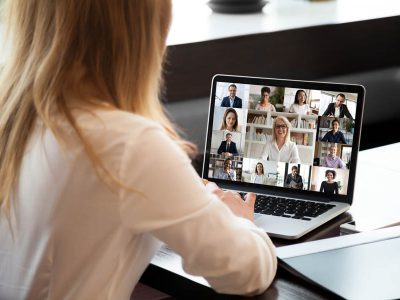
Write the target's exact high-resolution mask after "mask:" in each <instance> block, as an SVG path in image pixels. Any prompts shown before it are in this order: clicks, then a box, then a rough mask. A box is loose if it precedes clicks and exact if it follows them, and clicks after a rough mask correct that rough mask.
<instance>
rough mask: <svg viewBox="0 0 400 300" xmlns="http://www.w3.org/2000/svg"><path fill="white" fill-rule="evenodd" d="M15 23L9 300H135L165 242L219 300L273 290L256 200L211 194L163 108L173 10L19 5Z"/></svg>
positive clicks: (4, 220) (1, 294) (6, 253)
mask: <svg viewBox="0 0 400 300" xmlns="http://www.w3.org/2000/svg"><path fill="white" fill-rule="evenodd" d="M5 16H7V17H8V20H6V23H7V25H8V26H9V32H10V34H11V37H12V41H11V42H8V45H10V47H11V49H10V50H11V51H9V54H10V57H8V58H7V60H6V62H5V64H4V66H3V68H2V70H1V79H0V85H1V88H0V111H1V112H2V113H1V115H0V181H1V183H2V184H1V187H0V208H1V210H0V241H1V242H0V266H1V267H0V299H130V295H131V292H132V290H133V288H134V287H135V285H136V283H137V281H138V280H139V278H140V276H141V274H142V272H143V271H144V270H145V268H146V266H147V265H148V263H149V262H150V260H151V259H152V257H153V255H154V254H155V253H156V252H157V250H158V248H159V247H160V244H161V243H160V241H163V242H165V243H167V244H168V245H169V246H170V247H171V248H172V249H174V250H176V251H177V252H178V253H179V254H180V255H182V257H183V268H184V269H185V271H187V272H188V273H191V274H194V275H199V276H204V277H205V278H206V279H207V280H208V282H209V283H210V285H211V286H212V287H213V288H215V289H216V290H217V291H220V292H224V293H236V294H248V293H260V292H262V291H263V290H265V289H266V288H267V286H268V285H269V284H270V283H271V281H272V279H273V277H274V275H275V271H276V257H275V255H274V246H273V245H272V243H271V241H270V239H269V238H268V236H267V235H266V234H265V232H264V231H263V230H261V229H259V228H257V227H256V226H255V225H254V224H253V223H252V222H251V219H252V218H253V212H254V201H255V197H254V194H249V195H248V197H247V199H246V201H243V200H242V199H241V197H240V195H239V194H237V193H233V192H223V191H222V190H220V189H218V188H217V187H216V185H215V184H208V185H207V186H204V184H203V183H202V181H201V179H200V178H199V176H198V175H197V174H196V172H195V170H194V169H193V168H192V167H191V164H190V160H189V158H188V154H190V153H194V151H193V150H194V148H193V146H192V145H191V144H189V143H187V142H185V141H184V140H182V139H181V138H180V137H179V136H178V135H177V134H176V131H175V130H174V128H173V127H172V125H171V123H170V121H169V120H168V119H167V117H166V116H165V114H164V113H163V109H162V106H161V103H160V101H159V99H158V95H159V93H160V82H161V80H160V76H161V74H162V68H161V66H162V62H163V57H164V53H165V48H166V47H165V40H166V36H167V33H168V28H169V24H170V18H171V1H168V0H163V1H155V0H154V1H152V0H146V1H142V0H130V1H126V0H114V1H82V0H69V1H54V0H40V1H39V0H31V1H25V0H9V1H8V3H7V11H6V14H5ZM160 152H161V153H162V155H160ZM154 166H157V172H152V173H149V170H152V169H154ZM215 228H218V230H215ZM238 237H240V238H238ZM226 245H229V247H226ZM221 262H223V263H221Z"/></svg>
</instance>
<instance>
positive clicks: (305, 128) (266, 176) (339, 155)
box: [203, 75, 365, 239]
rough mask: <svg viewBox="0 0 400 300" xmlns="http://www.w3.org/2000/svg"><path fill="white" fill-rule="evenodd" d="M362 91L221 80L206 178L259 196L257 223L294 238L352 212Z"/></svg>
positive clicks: (216, 85) (215, 86)
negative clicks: (340, 215)
mask: <svg viewBox="0 0 400 300" xmlns="http://www.w3.org/2000/svg"><path fill="white" fill-rule="evenodd" d="M364 94H365V89H364V87H362V86H360V85H353V84H337V83H326V82H311V81H298V80H286V79H271V78H255V77H243V76H232V75H216V76H214V78H213V80H212V90H211V98H210V108H209V119H208V128H207V140H206V148H205V152H204V164H203V178H205V179H208V180H210V181H214V182H216V183H217V184H218V185H219V186H220V187H222V188H224V189H227V190H234V191H238V192H241V193H244V194H245V193H247V192H254V193H256V194H257V200H256V207H255V223H256V225H258V226H259V227H261V228H263V229H264V230H265V231H266V232H267V233H268V234H269V235H271V236H274V237H279V238H285V239H297V238H299V237H301V236H303V235H304V234H306V233H308V232H310V231H311V230H313V229H315V228H317V227H318V226H320V225H322V224H324V223H326V222H327V221H329V220H331V219H333V218H334V217H336V216H338V215H339V214H341V213H343V212H345V211H346V210H348V209H349V208H350V205H351V204H352V200H353V191H354V183H355V174H356V162H357V154H358V150H359V141H360V131H361V121H362V113H363V105H364Z"/></svg>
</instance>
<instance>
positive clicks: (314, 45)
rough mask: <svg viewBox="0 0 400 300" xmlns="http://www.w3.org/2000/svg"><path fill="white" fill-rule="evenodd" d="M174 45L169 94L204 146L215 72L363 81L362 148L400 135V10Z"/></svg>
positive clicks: (171, 106) (181, 121)
mask: <svg viewBox="0 0 400 300" xmlns="http://www.w3.org/2000/svg"><path fill="white" fill-rule="evenodd" d="M168 51H169V57H168V63H167V66H166V73H165V80H166V94H165V99H164V100H165V101H166V102H167V103H168V104H167V108H168V110H170V112H171V114H172V117H173V118H174V119H175V120H176V122H177V124H178V125H179V126H180V127H182V128H183V129H184V130H185V131H186V133H187V135H188V137H189V138H191V139H194V141H195V142H196V143H197V144H198V145H199V146H200V147H202V146H203V145H201V141H202V140H203V139H204V137H205V127H206V122H207V108H208V101H207V100H206V99H207V97H208V96H209V92H210V83H211V78H212V77H213V75H214V74H237V75H249V76H259V77H272V78H274V77H275V78H289V79H302V80H326V81H334V82H347V83H359V84H363V85H364V86H365V87H366V90H367V93H366V102H365V112H364V120H363V133H362V139H361V149H366V148H371V147H375V146H379V145H384V144H388V143H391V142H396V141H400V133H399V132H398V131H396V130H391V129H393V128H394V129H396V127H393V126H395V125H396V124H397V122H398V121H399V120H400V118H399V117H398V115H399V113H400V99H399V96H398V95H400V55H399V53H400V16H395V17H390V18H382V19H375V20H367V21H361V22H353V23H346V24H339V25H326V26H317V27H308V28H302V29H296V30H287V31H279V32H272V33H264V34H255V35H247V36H240V37H233V38H226V39H218V40H212V41H206V42H201V43H193V44H184V45H176V46H170V47H169V49H168ZM196 99H197V100H196ZM203 107H204V111H203ZM204 112H205V115H204ZM203 128H204V129H203ZM388 130H391V131H389V132H394V133H390V134H389V132H388ZM202 131H203V134H204V135H202V136H200V135H201V133H202Z"/></svg>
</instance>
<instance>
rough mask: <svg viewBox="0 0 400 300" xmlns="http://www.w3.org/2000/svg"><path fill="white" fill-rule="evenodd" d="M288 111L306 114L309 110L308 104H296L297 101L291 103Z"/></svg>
mask: <svg viewBox="0 0 400 300" xmlns="http://www.w3.org/2000/svg"><path fill="white" fill-rule="evenodd" d="M289 112H290V113H297V114H301V115H306V114H307V113H309V112H310V106H309V105H308V104H307V103H304V104H303V105H298V104H297V103H293V104H292V105H291V106H290V108H289Z"/></svg>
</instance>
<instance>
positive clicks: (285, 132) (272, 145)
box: [262, 116, 300, 163]
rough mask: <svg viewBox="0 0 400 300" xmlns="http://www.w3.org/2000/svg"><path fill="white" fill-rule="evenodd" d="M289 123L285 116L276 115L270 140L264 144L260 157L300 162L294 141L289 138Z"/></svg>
mask: <svg viewBox="0 0 400 300" xmlns="http://www.w3.org/2000/svg"><path fill="white" fill-rule="evenodd" d="M290 127H291V124H290V122H289V120H288V119H287V118H286V117H283V116H278V117H276V118H275V121H274V124H273V126H272V140H271V141H268V142H267V144H266V145H265V148H264V152H263V155H262V159H265V160H271V161H276V162H285V163H300V157H299V151H298V149H297V146H296V143H294V142H292V141H291V140H290Z"/></svg>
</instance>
